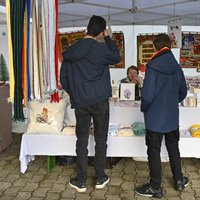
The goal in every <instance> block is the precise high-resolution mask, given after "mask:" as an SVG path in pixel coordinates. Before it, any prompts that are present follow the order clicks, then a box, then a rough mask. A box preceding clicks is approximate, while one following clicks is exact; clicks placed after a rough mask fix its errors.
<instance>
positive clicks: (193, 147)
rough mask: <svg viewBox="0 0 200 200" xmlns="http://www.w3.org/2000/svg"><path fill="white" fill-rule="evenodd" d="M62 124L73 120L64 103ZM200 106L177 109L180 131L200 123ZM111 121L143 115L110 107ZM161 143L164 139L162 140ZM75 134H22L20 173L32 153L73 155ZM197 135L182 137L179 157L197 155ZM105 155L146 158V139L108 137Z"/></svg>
mask: <svg viewBox="0 0 200 200" xmlns="http://www.w3.org/2000/svg"><path fill="white" fill-rule="evenodd" d="M66 109H67V112H66V115H65V120H64V123H66V124H67V123H68V122H69V121H75V117H74V111H73V110H72V109H70V107H69V106H67V108H66ZM199 115H200V109H199V108H191V107H181V108H180V130H189V127H190V126H191V125H193V124H197V123H198V124H200V117H199ZM110 121H111V122H116V123H121V122H127V123H133V122H136V121H137V122H142V121H143V114H142V113H141V112H140V108H139V107H120V106H111V107H110ZM163 143H164V141H163ZM75 144H76V136H74V135H43V134H30V135H29V134H24V135H23V137H22V142H21V150H20V162H21V172H22V173H24V172H25V171H26V169H27V165H28V163H29V162H30V161H31V160H34V156H35V155H76V153H75ZM199 144H200V138H192V137H184V138H183V137H181V139H180V143H179V146H180V152H181V157H197V158H200V145H199ZM94 145H95V144H94V137H93V136H90V137H89V145H88V150H89V156H94ZM107 156H108V157H146V156H147V155H146V145H145V138H144V137H141V136H133V137H108V150H107ZM167 156H168V153H167V151H166V148H165V145H163V144H162V149H161V157H167Z"/></svg>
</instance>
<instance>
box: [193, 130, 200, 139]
mask: <svg viewBox="0 0 200 200" xmlns="http://www.w3.org/2000/svg"><path fill="white" fill-rule="evenodd" d="M192 136H193V137H195V138H200V129H198V130H195V131H193V133H192Z"/></svg>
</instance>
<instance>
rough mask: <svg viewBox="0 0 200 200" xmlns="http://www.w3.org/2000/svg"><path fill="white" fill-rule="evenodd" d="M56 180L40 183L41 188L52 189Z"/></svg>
mask: <svg viewBox="0 0 200 200" xmlns="http://www.w3.org/2000/svg"><path fill="white" fill-rule="evenodd" d="M54 182H55V180H52V179H51V180H50V179H45V180H43V181H41V182H40V187H46V188H52V187H53V183H54Z"/></svg>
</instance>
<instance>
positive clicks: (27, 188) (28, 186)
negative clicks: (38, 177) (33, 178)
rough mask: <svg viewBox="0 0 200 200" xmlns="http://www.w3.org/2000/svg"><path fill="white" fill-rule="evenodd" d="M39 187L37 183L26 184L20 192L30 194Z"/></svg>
mask: <svg viewBox="0 0 200 200" xmlns="http://www.w3.org/2000/svg"><path fill="white" fill-rule="evenodd" d="M38 187H39V184H38V183H26V186H25V187H24V188H23V189H21V191H22V192H29V191H30V192H32V191H33V190H35V189H37V188H38Z"/></svg>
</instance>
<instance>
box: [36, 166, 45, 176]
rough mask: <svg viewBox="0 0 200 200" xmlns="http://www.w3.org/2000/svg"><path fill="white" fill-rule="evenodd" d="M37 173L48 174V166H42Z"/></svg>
mask: <svg viewBox="0 0 200 200" xmlns="http://www.w3.org/2000/svg"><path fill="white" fill-rule="evenodd" d="M35 174H36V175H46V174H47V168H46V167H40V168H39V169H38V171H37V172H35Z"/></svg>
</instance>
